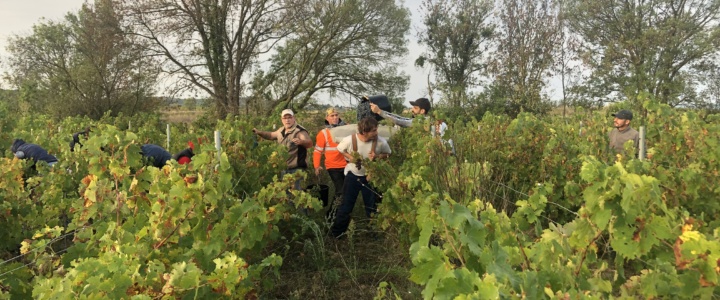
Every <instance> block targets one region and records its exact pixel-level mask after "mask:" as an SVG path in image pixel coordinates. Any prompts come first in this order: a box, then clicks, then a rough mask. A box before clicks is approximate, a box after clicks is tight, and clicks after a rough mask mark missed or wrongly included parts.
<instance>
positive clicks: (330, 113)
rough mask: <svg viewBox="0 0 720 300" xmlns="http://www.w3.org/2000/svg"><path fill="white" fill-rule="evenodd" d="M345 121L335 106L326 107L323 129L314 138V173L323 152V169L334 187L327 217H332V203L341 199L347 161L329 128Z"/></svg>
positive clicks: (316, 173)
mask: <svg viewBox="0 0 720 300" xmlns="http://www.w3.org/2000/svg"><path fill="white" fill-rule="evenodd" d="M343 125H345V122H343V120H342V119H340V113H339V112H338V111H337V110H336V109H335V108H332V107H331V108H328V109H327V111H326V112H325V129H323V130H321V131H320V132H318V134H317V137H316V138H315V151H314V152H313V164H314V165H315V175H320V170H322V168H323V167H321V166H320V162H321V161H320V160H321V158H322V156H323V154H325V169H326V170H327V172H328V175H330V179H331V180H332V182H333V186H334V187H335V197H334V199H333V201H331V202H330V207H329V208H328V211H327V214H326V216H327V217H328V218H332V217H334V213H333V203H334V202H335V201H339V199H342V192H343V182H345V173H344V170H345V166H346V165H347V161H345V157H344V156H343V155H342V154H341V153H340V152H339V151H338V150H337V145H338V143H336V142H335V141H333V137H332V135H331V134H330V128H333V127H337V126H343Z"/></svg>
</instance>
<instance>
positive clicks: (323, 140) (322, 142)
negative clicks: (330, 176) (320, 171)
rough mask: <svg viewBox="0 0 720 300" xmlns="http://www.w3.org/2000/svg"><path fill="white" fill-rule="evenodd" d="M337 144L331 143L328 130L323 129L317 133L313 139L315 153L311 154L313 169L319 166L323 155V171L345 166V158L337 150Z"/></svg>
mask: <svg viewBox="0 0 720 300" xmlns="http://www.w3.org/2000/svg"><path fill="white" fill-rule="evenodd" d="M337 145H338V143H336V142H334V141H333V138H332V135H330V129H327V128H325V129H323V130H321V131H320V132H318V134H317V137H316V138H315V151H314V152H313V164H314V165H315V168H317V167H319V166H320V158H321V157H322V154H323V153H325V169H343V168H345V165H347V161H345V157H344V156H343V155H342V154H341V153H340V151H338V149H337Z"/></svg>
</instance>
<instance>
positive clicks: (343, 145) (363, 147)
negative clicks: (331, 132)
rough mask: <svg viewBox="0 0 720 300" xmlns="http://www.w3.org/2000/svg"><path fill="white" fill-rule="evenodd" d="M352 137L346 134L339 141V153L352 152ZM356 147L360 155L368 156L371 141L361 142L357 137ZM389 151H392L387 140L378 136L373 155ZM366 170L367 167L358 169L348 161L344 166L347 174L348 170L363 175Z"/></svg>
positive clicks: (388, 152)
mask: <svg viewBox="0 0 720 300" xmlns="http://www.w3.org/2000/svg"><path fill="white" fill-rule="evenodd" d="M352 137H353V134H351V135H349V136H346V137H345V138H344V139H343V140H342V141H340V144H338V146H337V149H338V151H340V153H350V154H352V153H353V146H352ZM357 148H358V153H359V154H360V156H361V157H363V158H368V157H369V156H370V148H372V141H367V142H363V141H361V140H360V139H359V138H357ZM391 153H392V151H391V150H390V145H388V143H387V141H386V140H385V139H384V138H382V137H380V136H378V137H377V144H376V145H375V155H378V154H391ZM366 170H367V168H366V167H364V166H363V167H362V168H361V169H360V170H358V168H357V167H356V166H355V163H354V162H348V164H347V166H345V175H347V173H348V172H352V173H353V174H355V176H365V175H366V174H365V171H366Z"/></svg>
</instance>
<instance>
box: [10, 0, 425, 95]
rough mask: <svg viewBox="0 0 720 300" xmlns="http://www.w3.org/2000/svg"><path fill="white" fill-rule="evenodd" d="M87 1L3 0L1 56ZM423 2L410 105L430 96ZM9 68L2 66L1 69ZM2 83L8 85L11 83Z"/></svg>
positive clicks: (412, 0)
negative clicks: (423, 64) (419, 63)
mask: <svg viewBox="0 0 720 300" xmlns="http://www.w3.org/2000/svg"><path fill="white" fill-rule="evenodd" d="M83 2H84V0H0V59H2V57H3V56H6V55H7V52H6V51H5V47H6V46H7V39H8V38H9V37H10V36H12V35H20V36H25V35H29V34H31V33H32V26H33V24H36V23H38V22H39V21H40V20H41V19H43V18H44V19H46V20H59V19H62V18H63V16H65V14H67V13H68V12H76V11H78V10H79V9H80V7H81V6H82V4H83ZM420 2H421V0H405V6H406V7H408V8H409V9H410V13H411V14H412V20H413V24H412V27H411V32H410V35H409V36H408V39H409V41H410V43H409V45H408V49H410V52H409V54H408V56H407V57H406V59H405V61H406V62H405V68H404V71H405V73H407V74H408V75H410V87H409V88H408V90H407V91H406V93H405V98H406V105H408V106H409V104H408V103H407V101H410V100H414V99H417V98H419V97H425V96H427V95H426V88H425V84H426V82H427V70H421V69H417V68H415V67H414V65H413V63H414V61H415V59H416V58H417V57H418V56H419V55H420V47H419V46H418V44H417V34H416V28H418V26H419V24H420V13H419V7H420ZM5 71H6V70H5V69H1V68H0V73H4V72H5ZM0 86H2V87H5V88H7V87H8V86H7V85H0ZM338 104H342V103H338ZM345 104H348V103H345Z"/></svg>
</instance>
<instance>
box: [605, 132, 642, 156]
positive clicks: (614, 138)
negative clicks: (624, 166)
mask: <svg viewBox="0 0 720 300" xmlns="http://www.w3.org/2000/svg"><path fill="white" fill-rule="evenodd" d="M630 140H632V141H633V146H635V148H636V149H637V147H638V145H639V143H640V134H638V132H637V130H635V129H632V128H631V127H630V126H628V127H627V128H625V130H623V131H620V130H618V129H617V128H614V129H613V130H612V131H610V148H612V149H613V150H615V152H622V151H623V150H624V149H625V148H624V147H623V145H625V142H627V141H630Z"/></svg>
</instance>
